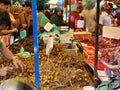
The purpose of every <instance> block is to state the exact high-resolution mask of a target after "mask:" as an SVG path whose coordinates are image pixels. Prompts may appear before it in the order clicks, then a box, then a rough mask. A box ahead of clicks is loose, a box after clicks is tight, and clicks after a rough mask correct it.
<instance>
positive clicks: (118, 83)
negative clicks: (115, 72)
mask: <svg viewBox="0 0 120 90" xmlns="http://www.w3.org/2000/svg"><path fill="white" fill-rule="evenodd" d="M118 89H120V76H116V77H114V78H112V79H111V80H110V82H109V83H108V90H118Z"/></svg>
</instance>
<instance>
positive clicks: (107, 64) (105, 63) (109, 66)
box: [101, 60, 119, 69]
mask: <svg viewBox="0 0 120 90" xmlns="http://www.w3.org/2000/svg"><path fill="white" fill-rule="evenodd" d="M101 62H102V63H103V65H105V66H106V67H107V68H109V69H119V66H118V65H111V64H109V63H107V62H105V61H104V60H101Z"/></svg>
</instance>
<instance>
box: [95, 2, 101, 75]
mask: <svg viewBox="0 0 120 90" xmlns="http://www.w3.org/2000/svg"><path fill="white" fill-rule="evenodd" d="M99 16H100V0H97V8H96V31H95V63H94V76H95V77H98V73H97V69H98V67H97V66H98V40H99V38H98V36H99Z"/></svg>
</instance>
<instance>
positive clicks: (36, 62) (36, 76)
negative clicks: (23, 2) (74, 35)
mask: <svg viewBox="0 0 120 90" xmlns="http://www.w3.org/2000/svg"><path fill="white" fill-rule="evenodd" d="M36 13H37V10H36V0H32V18H33V20H32V23H33V38H34V82H35V84H36V86H39V85H40V81H39V80H40V79H39V60H38V30H37V14H36Z"/></svg>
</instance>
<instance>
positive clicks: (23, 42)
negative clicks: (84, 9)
mask: <svg viewBox="0 0 120 90" xmlns="http://www.w3.org/2000/svg"><path fill="white" fill-rule="evenodd" d="M38 44H39V50H42V49H43V48H45V46H44V42H43V40H41V39H38ZM33 45H34V44H33V37H32V36H30V37H27V38H25V39H20V40H18V41H16V42H14V43H13V44H12V45H10V46H9V49H10V50H11V51H12V53H14V54H17V53H19V52H20V49H21V47H23V48H24V49H25V51H27V52H30V53H33V52H34V49H33V47H34V46H33Z"/></svg>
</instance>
